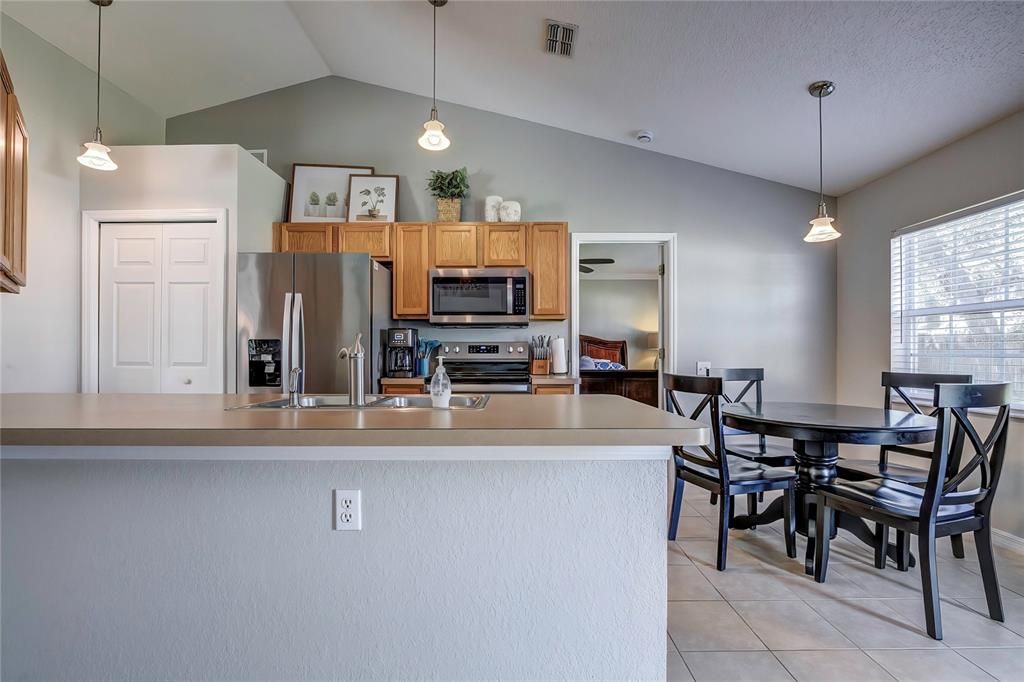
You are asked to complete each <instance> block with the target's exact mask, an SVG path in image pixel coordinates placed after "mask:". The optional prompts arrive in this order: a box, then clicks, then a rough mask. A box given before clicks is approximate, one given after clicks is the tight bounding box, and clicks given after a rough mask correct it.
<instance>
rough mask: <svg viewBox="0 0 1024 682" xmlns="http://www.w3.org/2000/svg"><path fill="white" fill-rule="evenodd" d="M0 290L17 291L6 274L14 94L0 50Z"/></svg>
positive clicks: (8, 266)
mask: <svg viewBox="0 0 1024 682" xmlns="http://www.w3.org/2000/svg"><path fill="white" fill-rule="evenodd" d="M0 85H2V87H0V290H2V291H8V290H11V291H15V292H16V291H17V289H18V286H17V285H16V284H14V283H13V282H11V281H10V279H9V278H8V277H7V276H6V273H7V271H8V270H9V269H10V267H11V259H10V256H8V254H7V194H8V191H9V190H8V188H7V101H8V100H9V99H10V98H11V95H13V94H14V85H13V84H12V83H11V74H10V73H8V72H7V62H6V61H5V60H4V57H3V53H2V52H0Z"/></svg>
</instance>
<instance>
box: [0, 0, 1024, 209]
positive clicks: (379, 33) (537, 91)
mask: <svg viewBox="0 0 1024 682" xmlns="http://www.w3.org/2000/svg"><path fill="white" fill-rule="evenodd" d="M431 11H432V9H431V6H430V5H429V4H428V3H427V2H426V0H414V1H407V2H382V1H380V0H377V1H372V2H312V1H311V2H305V1H302V2H278V1H272V0H270V1H261V0H250V1H248V2H232V1H195V2H180V1H179V2H168V1H163V0H115V3H114V5H113V6H112V7H110V8H109V9H107V10H104V67H103V72H104V75H105V76H107V77H109V79H110V80H111V81H112V82H114V83H115V84H117V85H118V86H119V87H121V88H122V89H124V90H125V91H126V92H128V93H129V94H131V95H133V96H134V97H136V98H137V99H139V100H140V101H142V102H144V103H145V104H147V105H149V106H150V107H152V108H153V109H155V110H156V111H158V112H160V113H162V114H163V115H165V116H168V117H170V116H175V115H178V114H183V113H187V112H190V111H195V110H197V109H202V108H206V107H210V106H214V105H217V104H221V103H223V102H227V101H231V100H234V99H238V98H241V97H246V96H249V95H254V94H257V93H260V92H265V91H268V90H273V89H276V88H280V87H283V86H287V85H291V84H294V83H299V82H303V81H307V80H311V79H314V78H319V77H321V76H325V75H330V74H334V75H338V76H344V77H348V78H353V79H356V80H360V81H365V82H368V83H374V84H377V85H382V86H385V87H389V88H396V89H399V90H404V91H407V92H412V93H416V94H420V95H428V96H429V94H430V82H431V81H430V74H431V71H430V69H431V61H430V50H431ZM3 12H4V13H5V14H7V15H8V16H10V17H12V18H13V19H15V20H16V21H18V22H20V23H22V24H23V25H25V26H26V27H27V28H29V29H30V30H32V31H34V32H35V33H37V34H39V35H40V36H42V37H43V38H44V39H46V40H47V41H49V42H51V43H53V44H54V45H56V46H57V47H59V48H60V49H62V50H64V51H65V52H67V53H68V54H70V55H71V56H72V57H74V58H75V59H78V60H79V61H81V62H82V63H83V64H86V65H87V66H90V67H92V66H94V64H95V21H96V8H95V7H94V6H93V5H91V4H90V3H89V2H87V1H86V0H74V1H73V2H69V1H55V2H38V1H32V2H25V1H17V0H4V3H3ZM547 18H551V19H558V20H563V21H567V22H571V23H574V24H578V25H579V32H578V35H577V41H576V47H575V54H574V56H573V57H572V58H564V57H557V56H553V55H549V54H547V53H545V52H544V50H543V49H542V44H543V40H542V36H543V31H544V21H545V19H547ZM1022 35H1024V3H1020V2H1006V3H1000V2H983V3H975V2H956V3H941V2H866V3H865V2H807V3H803V2H786V3H776V2H753V3H739V2H735V3H734V2H594V1H588V2H506V1H503V0H492V1H476V2H471V1H469V0H452V1H451V2H449V3H448V5H447V6H446V7H443V8H442V9H440V10H438V44H439V45H438V98H439V99H440V100H442V101H448V102H455V103H458V104H463V105H466V106H471V107H476V108H479V109H484V110H488V111H493V112H498V113H501V114H506V115H509V116H515V117H518V118H522V119H526V120H530V121H535V122H538V123H543V124H547V125H551V126H555V127H558V128H564V129H566V130H571V131H575V132H579V133H583V134H586V135H592V136H594V137H599V138H603V139H607V140H612V141H615V142H621V143H624V144H633V145H636V144H638V143H637V142H636V141H635V139H634V138H635V132H636V131H637V130H640V129H649V130H651V131H653V132H654V136H655V137H654V141H653V142H652V143H650V144H649V145H646V146H645V148H647V149H650V150H652V151H656V152H661V153H664V154H669V155H672V156H678V157H681V158H686V159H691V160H694V161H698V162H702V163H707V164H710V165H713V166H718V167H721V168H727V169H729V170H734V171H739V172H742V173H748V174H751V175H755V176H758V177H762V178H767V179H770V180H775V181H778V182H782V183H786V184H789V185H794V186H798V187H805V188H810V189H817V182H818V167H817V105H816V104H817V103H816V101H815V100H813V99H812V98H811V97H810V95H808V94H807V90H806V88H807V85H808V84H809V83H811V82H812V81H815V80H819V79H822V78H826V79H830V80H834V81H836V83H837V86H838V87H837V90H836V93H835V94H834V95H832V96H831V97H829V98H828V99H826V100H825V101H824V119H825V153H826V156H825V190H826V192H827V193H829V194H842V193H845V192H847V191H849V190H851V189H854V188H856V187H858V186H860V185H863V184H865V183H866V182H868V181H870V180H871V179H873V178H875V177H878V176H880V175H883V174H885V173H887V172H889V171H891V170H893V169H895V168H897V167H899V166H901V165H903V164H905V163H907V162H909V161H911V160H913V159H915V158H917V157H920V156H922V155H923V154H926V153H928V152H929V151H932V150H934V149H937V148H938V147H941V146H943V145H945V144H948V143H949V142H951V141H953V140H955V139H957V138H959V137H961V136H963V135H966V134H968V133H970V132H972V131H973V130H976V129H978V128H980V127H982V126H984V125H987V124H989V123H991V122H993V121H996V120H998V119H1000V118H1002V117H1004V116H1007V115H1009V114H1011V113H1013V112H1014V111H1017V110H1020V109H1022V108H1024V40H1022V38H1021V36H1022ZM85 104H87V103H83V106H84V105H85ZM442 119H443V105H442Z"/></svg>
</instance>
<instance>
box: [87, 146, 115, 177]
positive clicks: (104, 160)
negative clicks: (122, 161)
mask: <svg viewBox="0 0 1024 682" xmlns="http://www.w3.org/2000/svg"><path fill="white" fill-rule="evenodd" d="M84 146H85V151H84V152H83V153H82V154H81V155H80V156H79V157H78V163H80V164H82V165H83V166H85V167H87V168H94V169H96V170H101V171H112V170H117V164H116V163H114V160H113V159H111V158H110V147H108V146H107V145H105V144H103V143H102V142H86V143H85V145H84Z"/></svg>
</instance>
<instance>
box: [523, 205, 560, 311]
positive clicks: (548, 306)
mask: <svg viewBox="0 0 1024 682" xmlns="http://www.w3.org/2000/svg"><path fill="white" fill-rule="evenodd" d="M529 247H530V248H529V259H528V266H529V268H530V275H531V279H530V284H531V287H532V290H531V292H530V295H531V297H532V299H533V303H532V306H531V310H530V319H533V320H564V319H566V318H567V317H568V316H569V225H568V224H567V223H532V224H531V225H530V239H529Z"/></svg>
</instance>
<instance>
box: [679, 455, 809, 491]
mask: <svg viewBox="0 0 1024 682" xmlns="http://www.w3.org/2000/svg"><path fill="white" fill-rule="evenodd" d="M677 450H678V449H677ZM700 456H702V457H703V456H704V455H700ZM727 458H728V464H729V483H730V484H732V483H755V482H764V483H774V482H785V481H788V480H790V479H793V478H796V473H795V472H794V471H792V470H790V469H780V468H778V467H770V466H768V465H766V464H762V463H760V462H753V461H751V460H749V459H744V458H742V457H736V456H733V455H727ZM676 464H677V466H679V467H681V468H682V469H684V470H686V471H688V472H690V473H692V474H696V475H697V476H700V477H701V478H705V479H707V480H709V481H718V480H719V476H718V470H717V469H713V468H711V467H706V466H701V465H699V464H694V463H693V462H688V461H686V460H684V459H682V458H681V457H679V455H678V453H677V455H676Z"/></svg>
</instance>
